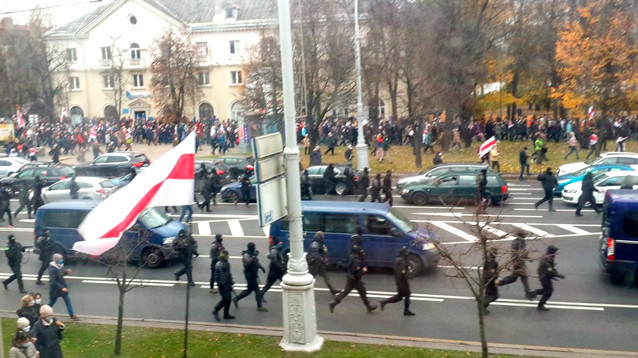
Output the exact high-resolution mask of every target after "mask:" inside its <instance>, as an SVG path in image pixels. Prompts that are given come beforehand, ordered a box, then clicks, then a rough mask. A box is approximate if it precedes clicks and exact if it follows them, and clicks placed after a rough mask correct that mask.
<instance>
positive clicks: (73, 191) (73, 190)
mask: <svg viewBox="0 0 638 358" xmlns="http://www.w3.org/2000/svg"><path fill="white" fill-rule="evenodd" d="M79 191H80V186H79V185H78V183H77V182H76V181H75V174H73V176H72V177H71V180H69V195H70V196H71V199H75V200H77V199H79V196H78V193H79Z"/></svg>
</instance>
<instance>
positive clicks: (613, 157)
mask: <svg viewBox="0 0 638 358" xmlns="http://www.w3.org/2000/svg"><path fill="white" fill-rule="evenodd" d="M596 164H619V165H631V166H632V167H633V169H636V170H638V153H630V152H607V153H602V154H600V156H597V157H595V158H591V159H589V160H586V161H584V162H576V163H569V164H563V165H561V166H560V167H559V168H558V171H557V172H556V176H557V177H559V176H561V175H565V174H571V173H575V172H577V171H579V170H581V169H583V168H585V167H588V166H591V165H596Z"/></svg>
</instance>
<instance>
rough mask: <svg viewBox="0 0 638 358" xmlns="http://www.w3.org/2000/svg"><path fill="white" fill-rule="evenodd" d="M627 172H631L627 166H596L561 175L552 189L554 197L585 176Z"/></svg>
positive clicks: (630, 168)
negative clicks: (620, 171) (588, 174)
mask: <svg viewBox="0 0 638 358" xmlns="http://www.w3.org/2000/svg"><path fill="white" fill-rule="evenodd" d="M619 170H622V171H627V170H633V168H632V167H630V166H628V165H618V164H596V165H592V166H589V167H585V168H583V169H581V170H579V171H577V172H575V173H572V174H565V175H561V176H560V177H558V178H556V179H557V181H558V185H557V186H556V187H555V188H554V195H555V196H560V195H561V193H562V192H563V189H564V188H565V186H567V185H569V184H572V183H580V182H581V181H583V178H585V174H587V173H591V174H592V176H594V177H595V176H597V175H598V174H600V173H607V172H614V171H619Z"/></svg>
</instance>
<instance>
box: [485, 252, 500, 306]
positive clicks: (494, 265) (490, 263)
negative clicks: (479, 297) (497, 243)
mask: <svg viewBox="0 0 638 358" xmlns="http://www.w3.org/2000/svg"><path fill="white" fill-rule="evenodd" d="M496 255H498V249H497V248H496V247H490V248H489V249H488V251H487V261H486V262H485V266H484V267H483V274H482V275H483V284H484V285H485V297H484V302H483V308H484V309H485V314H489V313H490V311H489V310H488V309H487V307H488V306H489V305H490V303H492V302H494V301H496V300H497V299H498V281H497V280H498V262H497V261H496Z"/></svg>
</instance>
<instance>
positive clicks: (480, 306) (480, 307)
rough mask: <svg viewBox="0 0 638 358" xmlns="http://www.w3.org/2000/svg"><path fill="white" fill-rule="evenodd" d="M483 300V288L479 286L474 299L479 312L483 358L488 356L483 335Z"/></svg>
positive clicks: (485, 338)
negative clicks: (476, 296) (478, 291)
mask: <svg viewBox="0 0 638 358" xmlns="http://www.w3.org/2000/svg"><path fill="white" fill-rule="evenodd" d="M484 301H485V289H484V287H481V289H480V293H479V297H478V299H477V300H476V306H477V309H478V314H479V332H480V335H481V356H482V357H483V358H489V355H490V354H489V351H488V346H487V337H486V335H485V309H484V308H483V302H484Z"/></svg>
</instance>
